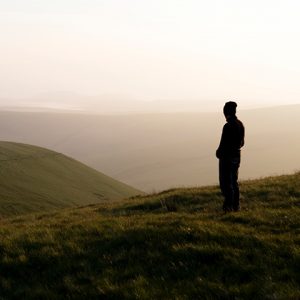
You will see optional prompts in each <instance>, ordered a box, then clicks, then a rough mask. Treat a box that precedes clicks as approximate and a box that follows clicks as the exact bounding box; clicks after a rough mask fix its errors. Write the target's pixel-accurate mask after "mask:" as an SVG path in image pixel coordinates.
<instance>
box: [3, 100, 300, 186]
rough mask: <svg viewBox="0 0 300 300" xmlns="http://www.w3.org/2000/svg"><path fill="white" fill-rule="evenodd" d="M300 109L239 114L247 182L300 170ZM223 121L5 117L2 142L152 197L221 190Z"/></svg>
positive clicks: (163, 116) (193, 116)
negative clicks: (73, 162)
mask: <svg viewBox="0 0 300 300" xmlns="http://www.w3.org/2000/svg"><path fill="white" fill-rule="evenodd" d="M299 114H300V105H293V106H281V107H273V108H265V109H253V110H241V111H238V117H239V118H240V119H241V120H242V121H243V122H244V124H245V127H246V145H245V147H244V149H243V151H242V165H241V168H240V176H241V178H242V179H248V178H255V177H261V176H267V175H275V174H282V173H291V172H294V171H296V170H299V168H300V167H299V166H300V156H299V152H300V142H299V141H298V139H297V138H296V137H297V135H298V132H299V130H300V119H299V117H298V116H299ZM224 123H225V119H224V117H223V115H222V112H221V109H220V111H219V112H218V113H217V112H215V113H213V112H210V113H208V112H203V113H199V112H195V113H160V114H121V115H120V114H118V115H97V114H87V113H85V114H82V113H81V114H79V113H74V112H73V113H64V112H63V111H61V112H60V113H54V112H52V113H49V112H48V113H46V112H8V111H6V112H4V111H2V112H1V113H0V139H1V140H9V141H16V142H22V143H28V144H35V145H38V146H42V147H46V148H49V149H52V150H55V151H58V152H61V153H64V154H66V155H69V156H71V157H73V158H75V159H77V160H79V161H82V162H84V163H86V164H87V165H89V166H91V167H93V168H96V169H97V170H99V171H100V172H103V173H105V174H107V175H109V176H111V177H113V178H115V179H118V180H120V181H122V182H125V183H127V184H129V185H130V186H133V187H135V188H138V189H140V190H143V191H146V192H151V191H160V190H163V189H168V188H172V187H178V186H195V185H197V186H199V185H206V184H216V183H217V182H218V175H217V168H218V165H217V163H218V162H217V159H216V158H215V155H214V154H215V149H216V148H217V146H218V143H219V139H220V135H221V130H222V126H223V124H224Z"/></svg>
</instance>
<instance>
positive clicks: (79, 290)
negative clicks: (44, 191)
mask: <svg viewBox="0 0 300 300" xmlns="http://www.w3.org/2000/svg"><path fill="white" fill-rule="evenodd" d="M299 182H300V173H298V174H295V175H290V176H280V177H272V178H266V179H261V180H255V181H248V182H243V183H242V184H241V191H242V194H243V200H242V211H241V212H237V213H229V214H226V215H224V214H223V213H222V212H221V209H220V207H221V202H222V197H221V195H220V193H219V190H218V188H217V187H203V188H194V189H174V190H170V191H166V192H163V193H160V194H155V195H149V196H142V197H135V198H131V199H128V200H126V201H125V202H124V201H122V202H119V203H107V204H97V205H92V206H88V207H84V208H72V209H70V208H69V209H65V210H61V211H60V212H55V213H44V214H41V213H39V214H35V215H28V216H23V217H17V218H8V219H3V220H2V221H0V293H1V295H0V299H251V300H252V299H256V300H258V299H300V184H299Z"/></svg>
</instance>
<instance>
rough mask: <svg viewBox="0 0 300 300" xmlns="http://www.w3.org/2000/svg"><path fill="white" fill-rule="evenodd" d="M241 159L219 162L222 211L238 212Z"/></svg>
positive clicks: (221, 160)
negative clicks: (222, 201)
mask: <svg viewBox="0 0 300 300" xmlns="http://www.w3.org/2000/svg"><path fill="white" fill-rule="evenodd" d="M240 162H241V159H240V157H235V158H230V159H220V160H219V180H220V188H221V191H222V194H223V196H224V204H223V210H224V211H231V210H239V208H240V190H239V183H238V174H239V167H240Z"/></svg>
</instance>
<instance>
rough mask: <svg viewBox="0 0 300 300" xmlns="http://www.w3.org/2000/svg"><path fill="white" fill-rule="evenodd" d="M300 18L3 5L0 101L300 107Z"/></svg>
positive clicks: (246, 6) (165, 0)
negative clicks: (66, 97) (67, 98)
mask: <svg viewBox="0 0 300 300" xmlns="http://www.w3.org/2000/svg"><path fill="white" fill-rule="evenodd" d="M299 14H300V1H298V0H282V1H278V0H251V1H244V0H209V1H208V0H204V1H202V0H143V1H141V0H51V1H49V0H26V1H25V0H0V38H1V47H0V98H1V99H4V100H0V101H1V104H5V103H4V102H5V101H7V100H6V99H10V98H24V99H25V100H23V101H24V104H26V103H27V102H26V101H29V100H27V99H32V98H38V97H39V95H41V94H42V95H51V93H56V92H62V91H63V92H71V93H78V94H80V95H90V96H97V95H112V98H113V97H116V98H120V99H124V102H126V101H127V100H126V99H135V100H147V101H148V100H168V101H171V100H174V99H176V100H178V101H183V102H184V101H187V102H188V101H190V100H191V101H198V102H199V103H201V101H203V105H208V104H207V103H209V101H211V102H212V103H219V102H220V103H221V102H223V101H224V100H228V99H234V100H237V101H239V103H240V105H242V106H244V107H246V106H250V105H256V104H258V103H260V104H262V105H273V104H286V103H300V84H299V78H300V55H299V53H300V40H299V35H300V18H299ZM114 95H116V96H114ZM41 98H43V97H41ZM50 98H51V97H50ZM50 102H51V99H50ZM10 103H12V102H10Z"/></svg>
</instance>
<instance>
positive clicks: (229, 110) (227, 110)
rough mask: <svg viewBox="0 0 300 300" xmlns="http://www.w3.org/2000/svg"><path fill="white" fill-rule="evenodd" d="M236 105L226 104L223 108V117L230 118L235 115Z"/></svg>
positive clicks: (232, 103)
mask: <svg viewBox="0 0 300 300" xmlns="http://www.w3.org/2000/svg"><path fill="white" fill-rule="evenodd" d="M236 108H237V104H236V103H235V102H233V101H229V102H226V103H225V105H224V108H223V113H224V116H225V117H232V116H235V114H236Z"/></svg>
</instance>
